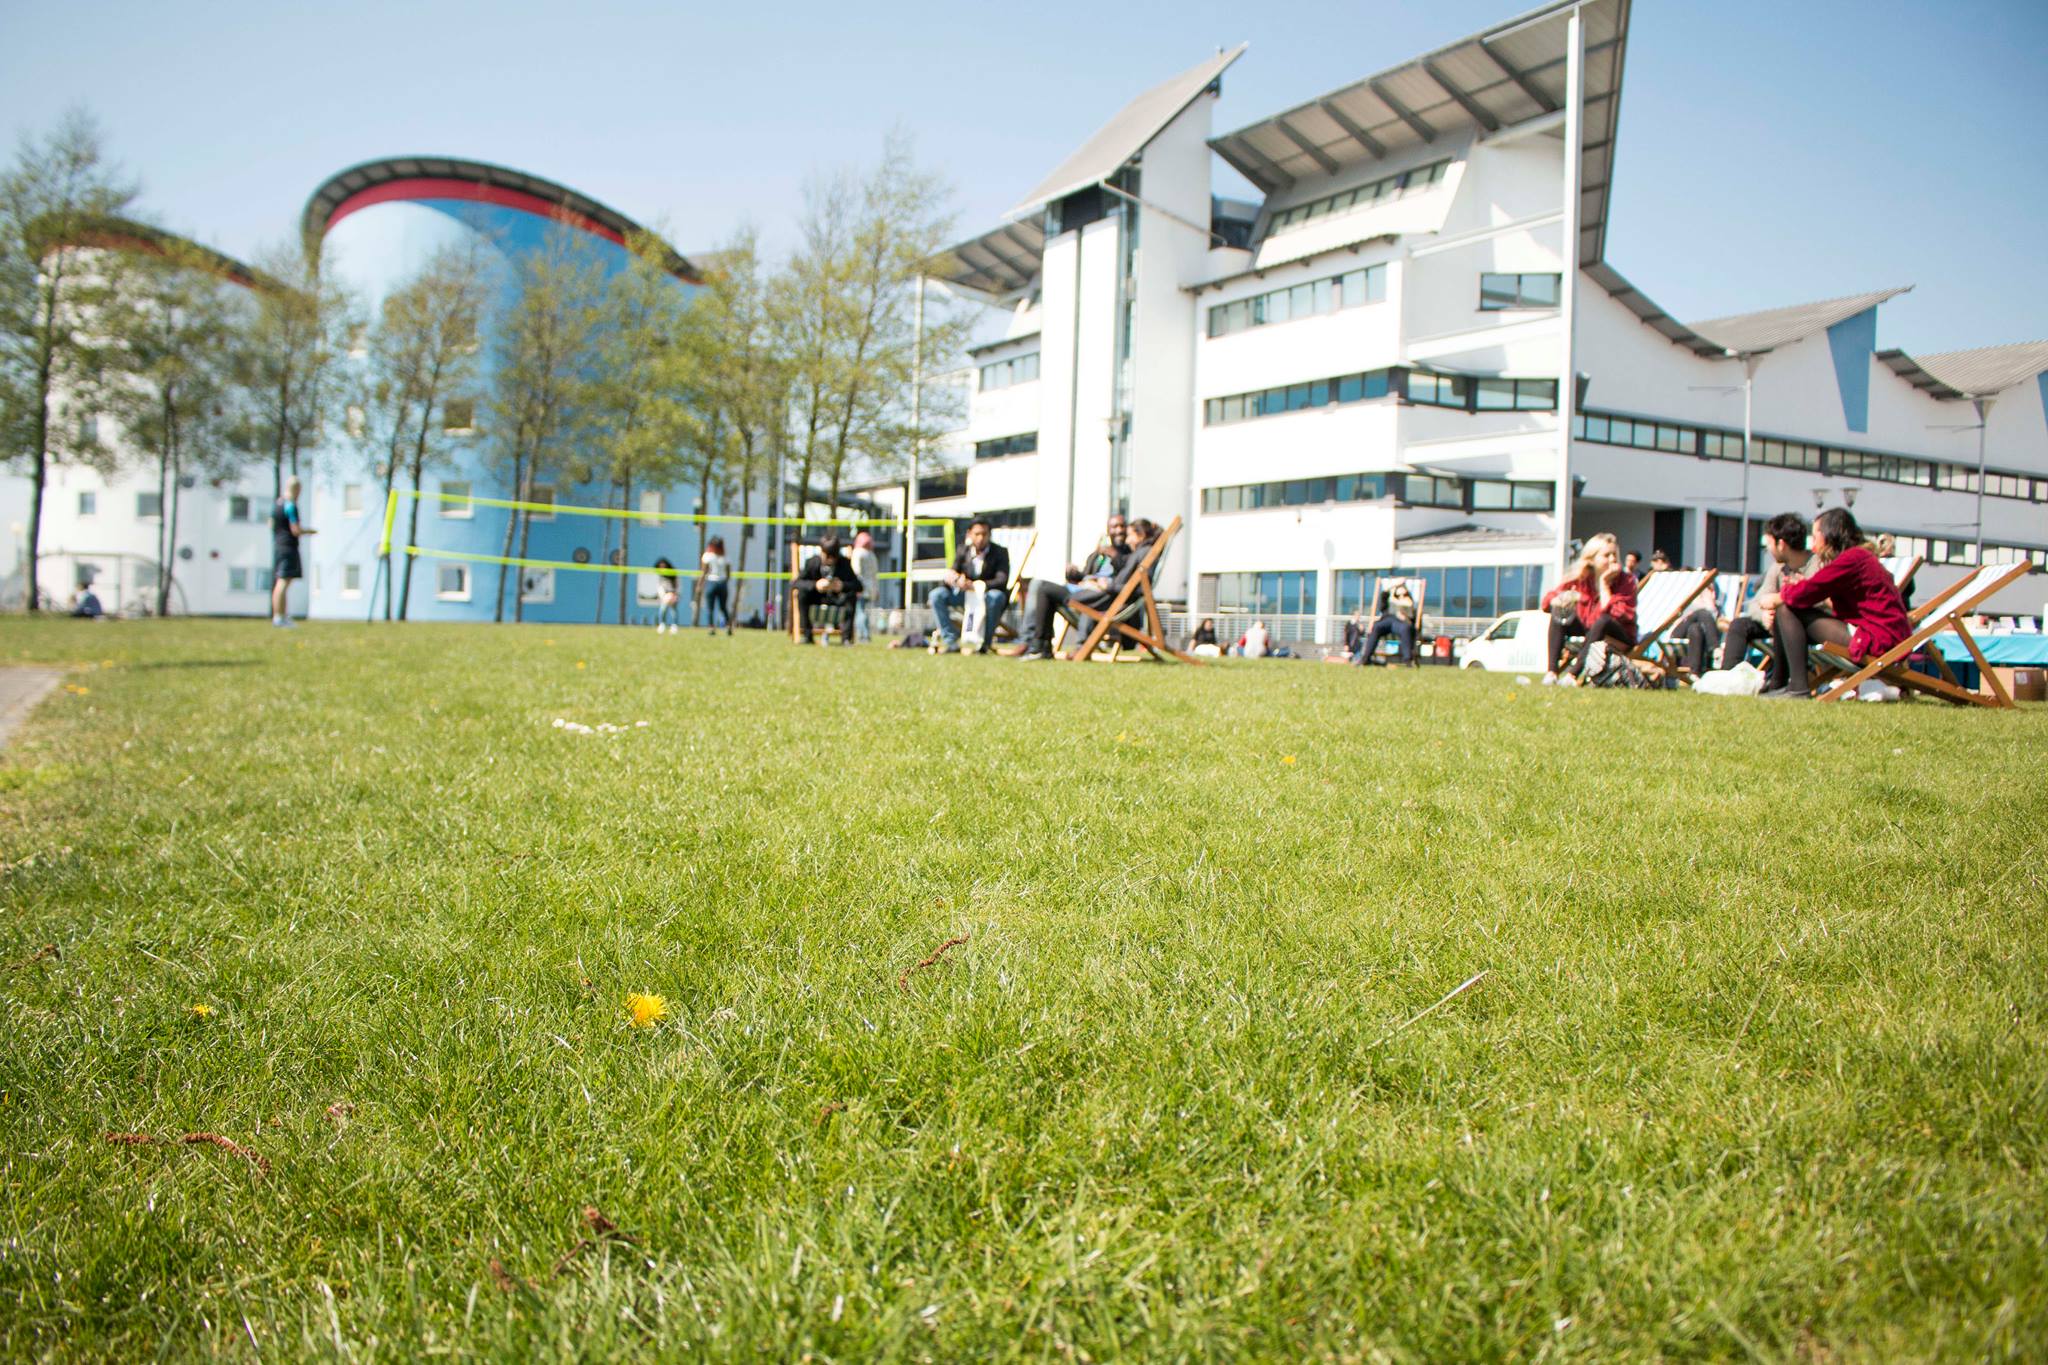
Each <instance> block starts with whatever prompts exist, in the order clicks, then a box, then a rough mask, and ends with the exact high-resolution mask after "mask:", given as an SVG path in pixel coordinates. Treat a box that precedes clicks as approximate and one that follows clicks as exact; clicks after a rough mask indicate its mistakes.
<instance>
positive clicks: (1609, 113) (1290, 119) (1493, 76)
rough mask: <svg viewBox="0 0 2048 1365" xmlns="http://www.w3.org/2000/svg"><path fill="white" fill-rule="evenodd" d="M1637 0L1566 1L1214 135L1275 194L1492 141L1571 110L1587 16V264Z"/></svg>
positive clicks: (1583, 179)
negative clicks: (1572, 76) (1571, 70)
mask: <svg viewBox="0 0 2048 1365" xmlns="http://www.w3.org/2000/svg"><path fill="white" fill-rule="evenodd" d="M1629 5H1630V0H1560V3H1557V4H1551V5H1546V6H1544V7H1543V8H1542V9H1538V10H1533V11H1531V12H1530V13H1528V14H1525V15H1523V16H1522V17H1521V18H1519V19H1513V20H1510V21H1509V22H1507V23H1505V24H1500V25H1497V26H1495V27H1493V28H1489V29H1487V30H1485V31H1484V32H1481V33H1475V34H1473V35H1472V36H1471V37H1469V38H1463V39H1460V40H1459V41H1457V42H1455V43H1452V44H1450V45H1449V46H1448V47H1441V48H1438V49H1437V50H1436V51H1434V52H1431V53H1429V54H1428V55H1427V56H1422V57H1417V58H1415V59H1414V60H1412V61H1407V62H1403V63H1402V64H1401V65H1399V66H1395V67H1390V68H1388V69H1387V70H1385V71H1382V72H1380V73H1379V74H1378V75H1375V76H1367V77H1366V78H1365V79H1364V80H1361V81H1355V82H1353V83H1352V84H1350V85H1347V86H1345V87H1344V88H1343V89H1341V90H1333V91H1331V92H1330V93H1329V94H1327V95H1324V96H1322V97H1320V98H1318V99H1313V100H1310V101H1309V102H1308V103H1306V104H1300V105H1296V106H1295V107H1294V108H1292V109H1289V110H1287V111H1286V112H1285V113H1281V114H1275V115H1273V116H1272V117H1271V118H1267V119H1262V120H1260V121H1259V122H1257V123H1253V124H1248V125H1247V126H1245V127H1243V128H1240V129H1238V130H1237V131H1236V132H1234V133H1225V134H1224V135H1223V136H1221V137H1216V138H1211V139H1210V140H1209V145H1210V146H1211V147H1213V148H1215V149H1216V153H1217V155H1219V156H1221V157H1222V158H1223V159H1224V160H1225V161H1228V162H1229V163H1230V164H1231V165H1232V166H1235V167H1236V168H1237V169H1238V170H1239V171H1240V172H1242V173H1243V174H1244V176H1245V178H1246V179H1248V180H1250V181H1251V182H1252V183H1253V184H1254V185H1257V186H1258V187H1259V188H1260V189H1262V190H1264V191H1265V192H1266V193H1268V194H1278V193H1281V192H1283V191H1285V190H1287V189H1288V188H1290V187H1291V186H1293V185H1294V183H1295V182H1296V181H1300V180H1312V179H1319V178H1323V177H1328V176H1336V175H1343V174H1346V173H1348V172H1353V171H1362V170H1363V169H1364V168H1366V167H1369V166H1373V165H1377V164H1379V163H1381V162H1389V161H1399V162H1413V161H1414V160H1415V159H1416V158H1417V157H1418V156H1420V155H1422V154H1423V153H1424V150H1425V149H1426V148H1428V147H1429V146H1430V145H1431V144H1434V143H1436V142H1438V141H1439V140H1441V139H1446V138H1450V137H1454V136H1462V135H1464V134H1468V133H1473V132H1477V133H1482V134H1484V133H1493V132H1498V131H1499V130H1501V129H1502V128H1505V127H1509V126H1511V125H1513V124H1517V123H1525V122H1528V121H1529V120H1531V119H1537V118H1541V117H1543V116H1544V115H1547V114H1555V113H1557V112H1558V111H1559V110H1561V109H1563V108H1564V99H1565V60H1566V56H1567V50H1566V49H1567V47H1568V46H1569V45H1568V43H1567V41H1566V30H1567V22H1568V20H1569V18H1570V12H1571V11H1572V10H1573V9H1574V8H1576V9H1578V10H1579V11H1580V12H1581V15H1582V16H1583V26H1582V34H1583V40H1584V43H1585V63H1584V82H1585V83H1584V88H1583V89H1582V91H1581V95H1580V98H1581V102H1582V106H1583V110H1584V118H1583V120H1582V123H1581V149H1582V159H1581V161H1580V170H1581V176H1580V181H1579V192H1580V210H1579V215H1580V216H1579V264H1581V265H1593V264H1596V263H1597V262H1599V261H1600V260H1602V259H1603V258H1604V257H1605V255H1606V250H1607V194H1608V186H1609V184H1610V183H1611V181H1612V178H1613V175H1612V171H1613V165H1614V138H1615V128H1616V125H1617V124H1618V123H1619V121H1620V116H1621V73H1622V64H1623V58H1624V57H1625V55H1626V53H1627V48H1628V18H1629Z"/></svg>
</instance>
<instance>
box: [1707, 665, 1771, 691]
mask: <svg viewBox="0 0 2048 1365" xmlns="http://www.w3.org/2000/svg"><path fill="white" fill-rule="evenodd" d="M1692 690H1693V691H1695V692H1697V693H1699V694H1700V695H1701V696H1704V697H1753V696H1755V695H1756V694H1757V693H1759V692H1761V691H1763V690H1764V674H1763V670H1762V669H1760V668H1758V667H1757V666H1756V665H1755V664H1753V663H1751V662H1750V661H1749V660H1747V659H1744V660H1743V661H1742V662H1741V663H1739V664H1737V665H1735V667H1733V668H1717V669H1714V670H1713V671H1711V672H1708V673H1702V674H1700V676H1699V680H1698V681H1697V682H1695V683H1694V684H1693V685H1692Z"/></svg>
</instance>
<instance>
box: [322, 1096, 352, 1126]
mask: <svg viewBox="0 0 2048 1365" xmlns="http://www.w3.org/2000/svg"><path fill="white" fill-rule="evenodd" d="M355 1112H356V1107H355V1105H354V1104H353V1103H352V1102H350V1101H348V1100H336V1101H335V1102H334V1103H333V1104H330V1105H328V1106H327V1117H328V1118H330V1119H333V1120H334V1121H335V1122H336V1123H342V1122H345V1121H346V1120H347V1119H348V1117H349V1115H351V1114H353V1113H355Z"/></svg>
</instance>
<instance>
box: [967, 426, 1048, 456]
mask: <svg viewBox="0 0 2048 1365" xmlns="http://www.w3.org/2000/svg"><path fill="white" fill-rule="evenodd" d="M1036 449H1038V433H1037V432H1035V431H1025V432H1019V433H1018V434H1017V435H1015V436H998V437H996V438H995V439H994V440H993V441H976V442H975V443H974V458H975V459H977V460H1000V459H1002V458H1003V456H1005V455H1029V454H1030V453H1031V452H1032V451H1034V450H1036Z"/></svg>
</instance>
